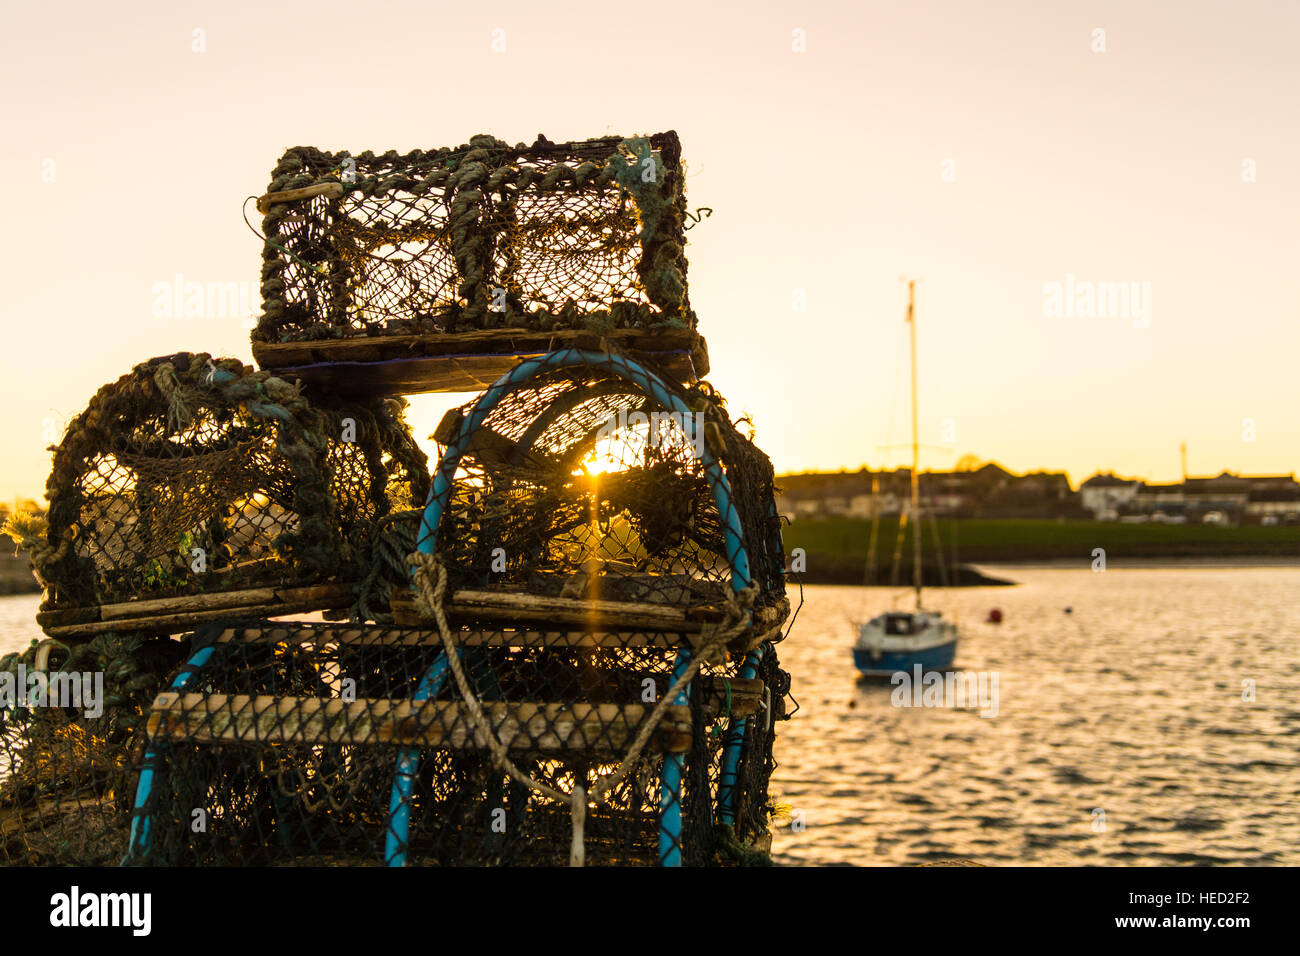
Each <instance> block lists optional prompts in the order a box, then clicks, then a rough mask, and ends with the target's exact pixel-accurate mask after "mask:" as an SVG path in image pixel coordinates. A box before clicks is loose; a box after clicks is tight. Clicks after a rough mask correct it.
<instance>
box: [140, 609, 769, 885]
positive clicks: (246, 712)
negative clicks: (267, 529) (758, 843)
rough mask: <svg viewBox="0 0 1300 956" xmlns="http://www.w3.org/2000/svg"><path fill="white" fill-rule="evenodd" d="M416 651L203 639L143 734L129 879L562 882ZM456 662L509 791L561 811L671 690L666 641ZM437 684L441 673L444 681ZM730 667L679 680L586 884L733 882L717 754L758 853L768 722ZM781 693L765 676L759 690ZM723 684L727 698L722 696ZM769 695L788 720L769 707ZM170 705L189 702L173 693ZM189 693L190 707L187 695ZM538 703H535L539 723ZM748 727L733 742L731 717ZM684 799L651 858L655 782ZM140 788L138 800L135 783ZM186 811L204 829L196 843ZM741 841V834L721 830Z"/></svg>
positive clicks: (525, 810) (596, 846)
mask: <svg viewBox="0 0 1300 956" xmlns="http://www.w3.org/2000/svg"><path fill="white" fill-rule="evenodd" d="M426 636H427V632H422V631H418V630H403V629H376V628H374V627H370V628H367V627H362V626H349V625H325V624H300V625H286V624H275V623H272V622H263V623H261V624H244V625H238V626H234V627H231V628H227V629H226V630H224V631H221V632H220V633H217V632H216V631H213V632H210V633H209V634H208V635H206V636H205V637H204V639H203V642H196V646H197V643H206V642H210V643H207V648H208V654H209V655H210V656H207V657H203V658H196V659H195V661H196V663H191V665H190V666H189V669H188V670H187V671H185V672H181V673H180V675H179V678H178V679H179V680H180V682H181V684H180V686H178V687H176V689H175V690H174V691H172V692H169V693H166V694H163V695H161V696H160V697H159V698H158V699H157V701H156V702H155V705H154V708H153V712H152V714H151V716H150V719H149V732H150V738H149V739H150V743H149V749H148V751H147V752H146V755H145V764H144V765H145V766H146V767H147V768H149V769H150V771H151V774H150V776H149V777H148V779H147V781H146V782H143V783H142V786H141V789H140V791H139V792H138V794H137V800H136V811H137V817H138V822H137V824H136V828H135V830H134V831H133V833H132V838H131V847H130V850H129V852H128V855H127V859H128V861H129V862H132V863H136V864H140V865H166V866H181V865H222V866H249V865H255V866H263V865H307V866H322V865H325V866H332V865H349V866H351V865H390V866H391V865H557V864H559V865H562V864H564V863H566V862H568V861H569V860H570V855H571V851H572V840H573V821H572V816H571V812H570V809H569V808H568V807H567V806H564V805H561V804H559V803H556V802H554V801H550V800H547V799H544V798H543V797H540V796H539V795H538V794H537V793H535V792H533V791H532V790H531V789H530V788H529V787H528V786H525V785H522V784H521V783H520V782H518V781H517V780H515V779H512V778H511V777H510V776H509V775H508V774H507V773H506V772H505V771H504V770H502V769H501V768H499V767H497V766H496V765H495V761H494V760H493V758H492V756H491V754H490V753H489V752H488V751H487V749H486V748H485V747H484V746H483V745H482V742H481V738H479V737H478V736H477V735H476V732H475V725H474V722H473V719H472V718H471V716H470V714H469V711H468V709H467V708H466V706H465V700H464V698H463V696H462V695H461V693H460V692H459V690H458V688H457V685H456V681H455V680H453V679H452V678H450V677H447V676H446V667H445V665H446V658H445V656H444V655H443V647H442V645H441V644H440V643H439V642H437V641H436V640H435V641H434V642H433V643H429V642H427V641H425V640H424V638H425V637H426ZM457 640H458V642H460V643H461V645H462V650H461V661H462V664H463V668H464V673H465V675H466V678H467V679H468V680H470V681H472V683H473V687H474V693H475V695H476V696H480V697H482V703H481V706H482V708H483V713H484V716H485V719H486V720H487V721H488V722H489V723H490V725H491V726H492V732H493V733H495V734H496V735H497V736H498V738H499V739H500V740H501V742H502V743H503V745H504V746H505V747H506V748H507V750H508V753H509V755H510V759H511V760H512V762H513V763H514V764H515V766H516V767H517V768H518V769H519V770H521V771H522V772H523V773H525V774H527V775H529V776H530V777H532V778H533V779H535V780H538V781H541V782H543V783H544V784H546V785H547V786H550V787H553V788H556V789H558V790H561V791H564V792H567V791H569V790H571V789H572V787H573V785H574V784H575V783H576V782H583V783H585V784H586V785H588V786H589V785H590V784H591V783H592V782H593V781H594V780H596V779H598V778H599V776H600V775H601V774H609V773H612V772H614V771H615V769H616V768H617V766H618V764H619V763H620V761H621V760H622V758H623V756H624V754H625V752H626V751H627V749H628V745H629V743H630V742H631V741H632V739H633V737H634V736H635V735H636V734H637V732H638V731H639V729H640V727H641V722H642V721H644V720H645V719H646V715H647V714H648V712H649V710H650V708H649V707H648V706H646V705H644V704H641V703H637V704H628V703H626V702H627V701H629V700H635V701H638V702H641V701H643V700H646V699H651V698H653V697H654V695H655V694H656V693H657V694H661V695H662V694H664V693H667V692H668V689H669V687H670V685H671V683H672V677H673V655H672V654H671V652H669V651H668V649H667V648H666V646H665V645H666V642H665V641H664V640H663V638H662V635H652V634H641V635H625V641H626V644H625V646H621V647H609V646H606V647H602V648H599V649H593V648H592V647H590V646H584V645H583V644H582V643H580V642H578V641H577V640H576V639H575V637H574V636H573V635H572V634H569V633H566V632H561V631H551V632H524V631H520V630H515V629H497V630H485V629H473V630H471V629H460V630H458V633H457ZM440 662H441V664H440ZM735 670H736V669H735V668H733V667H727V666H722V667H717V668H710V674H708V675H706V676H697V678H696V680H695V682H694V686H695V690H694V692H693V694H692V698H691V700H690V702H689V704H687V705H684V706H680V707H675V708H673V709H672V710H671V711H670V712H669V714H668V716H666V717H665V718H664V719H663V720H662V721H661V722H660V723H659V724H658V725H657V727H656V729H655V731H654V733H653V734H652V735H651V736H650V738H649V740H648V742H647V744H646V747H645V749H644V751H643V752H642V755H641V756H640V757H639V758H638V759H637V760H636V761H635V762H634V764H633V765H632V767H631V768H630V770H629V771H628V772H627V773H626V775H625V776H624V777H623V778H622V779H621V781H620V783H619V784H618V785H617V786H616V787H614V788H613V790H612V792H611V793H610V795H609V797H608V799H607V800H605V801H604V802H603V803H602V804H601V805H600V806H598V807H595V808H592V809H591V810H590V811H589V812H588V814H587V817H586V820H585V824H584V828H583V832H582V843H583V846H584V849H585V857H586V862H587V864H588V865H657V864H659V863H660V862H662V858H663V855H664V854H665V853H675V854H677V855H678V856H679V857H680V858H681V861H682V862H684V863H686V864H687V865H705V864H715V863H718V862H729V861H734V859H735V858H734V857H732V856H729V855H728V853H727V850H726V847H727V846H729V845H732V844H730V843H723V842H722V841H721V840H720V837H719V834H718V833H717V832H716V829H715V828H716V824H717V823H718V822H719V821H718V819H717V816H716V813H715V807H717V806H718V804H719V800H720V798H721V799H723V800H724V802H725V801H726V797H725V795H724V794H721V793H720V792H719V786H720V783H719V781H720V780H721V779H722V777H723V771H722V764H723V752H724V748H725V746H726V744H727V742H728V741H729V740H730V739H731V738H730V737H729V736H728V734H732V735H733V736H734V735H737V734H738V735H739V739H740V741H741V742H742V744H743V746H744V749H745V751H746V754H747V760H746V761H745V763H744V764H743V765H742V766H741V767H740V769H739V772H738V773H736V774H733V775H732V777H731V778H729V780H728V783H727V784H726V786H729V787H730V788H731V789H732V790H733V791H734V792H735V793H736V794H737V795H739V794H743V799H742V800H740V801H739V803H737V801H735V800H732V801H731V805H733V806H735V807H736V809H735V812H734V815H735V816H738V817H739V820H740V823H741V825H743V826H744V827H747V828H751V829H756V828H758V827H761V828H762V829H763V830H764V832H765V830H766V822H767V813H768V807H767V791H766V781H767V777H768V775H769V774H770V772H771V740H772V730H771V724H770V722H765V721H764V719H763V718H762V717H760V716H759V707H760V699H759V696H758V695H756V694H754V693H752V692H750V688H751V687H752V686H753V685H754V684H755V683H756V682H755V681H753V680H749V681H746V680H744V679H740V678H738V677H736V676H735ZM763 673H764V676H766V677H767V678H768V679H779V678H780V677H783V674H782V673H781V672H780V671H779V668H778V666H777V664H776V661H775V657H774V655H773V656H772V657H770V658H769V659H768V663H767V665H766V668H765V670H764V672H763ZM728 674H730V675H731V677H730V678H729V680H723V678H724V677H726V676H727V675H728ZM777 686H778V692H777V693H776V694H774V695H772V699H773V700H774V701H775V707H776V708H777V712H776V714H775V717H776V719H781V718H782V717H783V716H784V709H783V708H784V698H785V690H787V689H788V682H787V683H786V684H785V685H779V684H778V685H777ZM187 688H194V691H192V692H191V691H189V690H187ZM198 688H202V690H201V692H199V691H198ZM540 701H545V702H546V703H539V702H540ZM745 714H751V715H754V716H752V717H751V718H750V719H749V721H748V722H747V723H748V729H746V728H745V727H744V726H743V724H744V723H745V722H744V721H741V724H742V726H741V727H740V728H739V729H738V730H737V729H736V720H735V718H737V717H738V716H741V715H745ZM668 761H679V762H680V765H681V766H684V767H685V773H684V778H685V779H684V780H682V782H681V785H680V786H679V787H678V788H677V789H676V790H675V791H673V792H672V795H671V800H670V802H669V806H668V810H669V812H670V813H676V814H677V815H679V816H680V817H681V818H682V821H683V825H682V826H680V827H679V828H677V829H676V830H674V831H672V834H671V836H670V837H669V838H668V839H665V838H664V836H663V832H664V831H663V823H662V819H663V815H662V813H663V803H664V801H663V796H664V792H665V791H664V788H663V779H664V774H665V764H666V762H668ZM141 779H142V781H145V778H143V777H142V778H141ZM197 810H201V811H203V819H204V820H205V821H206V824H207V825H206V828H205V829H202V830H196V828H195V827H194V826H193V821H194V819H195V812H196V811H197ZM737 829H739V827H737Z"/></svg>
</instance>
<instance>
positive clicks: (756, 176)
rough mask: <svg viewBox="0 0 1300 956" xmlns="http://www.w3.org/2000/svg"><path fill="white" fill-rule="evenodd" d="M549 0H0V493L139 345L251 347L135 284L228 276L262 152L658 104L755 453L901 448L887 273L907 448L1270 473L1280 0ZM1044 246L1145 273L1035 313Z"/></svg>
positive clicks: (1045, 269) (1278, 467) (395, 142)
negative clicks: (1091, 303) (1, 357)
mask: <svg viewBox="0 0 1300 956" xmlns="http://www.w3.org/2000/svg"><path fill="white" fill-rule="evenodd" d="M551 6H554V8H555V9H557V10H560V9H563V10H565V11H572V10H574V9H575V8H574V7H572V6H571V5H568V4H566V5H564V6H563V7H562V8H561V7H560V6H559V5H552V4H549V3H546V2H541V3H537V4H533V3H522V2H517V3H491V2H487V3H481V4H476V5H474V6H473V9H474V11H475V15H473V16H467V15H464V14H463V11H465V10H467V9H469V8H470V5H468V4H464V3H457V4H442V3H402V4H393V3H374V4H360V5H359V4H356V3H335V2H319V3H315V4H310V5H303V4H293V5H279V4H271V3H248V2H240V0H227V2H221V3H185V2H179V3H139V4H134V5H131V6H130V7H120V6H105V5H101V4H98V3H95V4H92V3H80V4H59V3H54V4H49V5H39V4H17V3H13V2H6V3H5V12H4V17H5V29H4V31H3V34H2V35H0V76H3V84H4V96H3V100H2V102H0V110H3V125H2V127H0V128H3V130H4V135H5V147H6V148H5V149H4V150H2V151H0V176H2V177H3V181H4V182H5V183H6V185H7V189H6V195H5V200H4V207H5V215H4V224H5V228H4V229H3V230H2V231H0V232H2V235H0V270H3V280H4V287H5V291H6V295H5V296H4V298H3V309H4V312H3V316H4V328H5V333H6V342H7V345H8V346H9V348H8V351H7V353H6V354H7V361H6V362H5V366H4V375H3V376H0V449H3V458H2V459H0V498H11V497H13V496H14V495H18V494H23V495H35V494H38V493H39V491H40V489H42V488H43V487H44V482H45V477H46V474H47V471H48V466H49V456H48V454H47V453H46V452H45V451H44V448H45V446H46V445H47V444H49V443H50V439H49V436H48V430H49V429H51V428H54V429H56V430H58V431H60V432H61V429H62V426H63V424H64V423H65V422H66V420H67V419H68V418H70V417H71V416H72V415H75V414H76V413H77V412H78V411H80V410H81V409H82V408H83V407H84V406H85V403H86V401H87V400H88V399H89V398H90V396H91V395H92V394H93V393H94V391H95V390H96V389H97V388H98V387H99V386H100V385H101V384H103V383H104V382H107V381H110V380H113V379H115V378H117V377H118V376H119V375H121V374H122V373H123V372H125V371H127V370H128V369H129V368H130V367H131V366H132V365H133V364H135V363H136V362H139V361H142V360H144V359H146V358H149V357H151V356H154V355H160V354H168V353H171V352H175V351H180V350H191V351H211V352H214V353H221V354H231V355H236V356H239V357H241V358H243V359H244V360H245V361H249V360H250V359H251V353H250V350H249V345H248V337H247V327H246V323H244V322H243V321H241V320H240V319H239V318H238V317H227V318H205V319H166V318H155V317H154V316H153V315H152V313H151V306H152V305H153V303H154V298H155V296H154V292H153V288H154V285H155V283H159V282H170V281H171V280H172V278H173V276H174V275H176V274H177V273H180V274H181V275H183V276H184V277H185V280H186V281H199V282H205V283H222V282H247V283H250V284H253V285H254V287H255V284H256V282H257V276H258V266H259V252H260V250H259V245H260V244H259V242H258V240H257V239H256V238H254V237H253V236H252V235H251V234H250V233H249V232H248V231H247V228H246V227H245V225H244V223H243V221H242V220H241V218H240V211H239V207H240V203H241V201H242V200H243V199H244V197H245V196H248V195H250V194H254V193H260V192H262V191H263V189H264V188H265V186H266V183H267V181H268V178H269V171H270V169H271V167H272V165H273V164H274V163H275V161H276V159H277V158H278V157H279V155H280V154H281V152H283V150H284V148H285V147H287V146H290V145H297V144H312V145H317V146H321V147H323V148H327V149H350V150H352V151H354V152H359V151H361V150H364V149H375V150H377V151H382V150H385V149H388V148H397V149H400V150H407V149H412V148H415V147H433V146H439V145H456V144H460V143H463V142H465V141H466V140H467V139H468V138H469V137H470V136H471V135H473V134H475V133H478V132H490V133H493V134H495V135H497V136H500V137H502V138H504V139H507V140H510V141H512V142H513V141H521V140H526V141H529V142H531V141H532V140H533V138H534V137H535V136H536V134H537V133H538V132H544V133H545V134H546V135H547V136H548V137H550V138H551V139H552V140H560V139H570V138H585V137H588V136H597V135H606V134H610V133H634V132H654V131H658V130H662V129H669V128H672V129H676V130H677V131H678V132H679V134H680V135H681V138H682V142H683V147H684V153H685V157H686V160H687V163H688V166H689V179H688V199H689V201H690V203H691V205H692V206H693V207H694V206H710V207H712V208H713V210H714V214H713V217H712V218H710V219H708V220H707V221H705V222H704V223H703V224H701V225H700V226H699V227H698V228H696V229H693V230H692V231H691V232H690V234H689V237H690V244H689V246H688V249H687V253H688V256H689V258H690V262H691V271H690V282H691V301H692V304H693V305H694V307H695V309H696V311H697V313H698V314H699V317H700V328H701V331H702V332H703V333H704V334H705V335H706V336H707V338H708V341H709V348H710V353H711V356H712V361H713V368H714V371H713V373H712V375H711V376H710V378H711V380H712V381H713V382H714V384H715V385H717V386H718V387H719V388H720V389H721V390H722V391H723V393H724V394H725V395H727V396H728V397H729V399H730V402H731V407H732V408H733V410H735V411H736V412H739V411H740V410H747V411H749V412H751V413H752V414H753V416H754V419H755V422H756V423H757V426H758V440H759V443H760V444H761V445H762V447H763V448H764V449H765V450H766V451H767V452H768V453H769V454H770V455H771V456H772V459H773V461H774V463H775V465H776V467H777V469H778V470H780V471H794V470H809V469H837V468H841V467H847V468H857V467H859V466H860V465H862V464H870V465H871V466H873V467H878V466H882V465H894V464H898V463H900V462H902V461H903V460H905V457H906V452H905V450H904V449H902V448H895V449H893V450H882V446H885V445H887V444H891V443H894V444H897V443H902V442H904V441H905V440H906V439H907V427H908V426H907V405H906V402H905V391H904V389H905V384H906V377H905V367H903V368H900V361H901V360H903V359H904V357H905V353H904V352H902V351H900V345H901V344H902V339H901V336H902V335H903V334H904V330H905V327H904V326H903V323H902V316H903V308H904V302H905V297H906V292H905V287H904V286H903V285H902V284H901V283H900V282H899V281H898V280H899V277H900V276H901V275H910V276H916V277H919V278H920V279H921V282H920V285H919V286H918V300H917V301H918V317H919V326H918V328H919V332H920V360H921V386H922V387H921V428H922V436H921V440H922V442H924V443H926V444H927V445H932V446H951V450H950V451H947V450H944V449H943V448H935V449H932V450H929V451H927V452H926V453H925V455H924V456H923V460H922V464H923V467H931V468H947V467H950V466H951V465H952V464H953V463H954V461H955V460H956V458H957V456H958V455H960V454H962V453H965V452H972V453H974V454H977V455H979V456H980V457H982V458H986V459H996V460H998V461H1000V462H1001V463H1002V464H1004V465H1006V466H1007V467H1009V468H1012V469H1013V470H1026V469H1031V468H1039V467H1045V468H1050V469H1054V470H1066V471H1068V472H1069V474H1070V476H1071V478H1072V479H1073V480H1074V481H1075V482H1076V483H1077V482H1078V481H1079V480H1081V479H1083V478H1085V477H1087V476H1088V475H1089V474H1091V473H1092V472H1093V471H1095V470H1097V469H1099V468H1101V469H1113V470H1115V471H1117V472H1120V473H1124V474H1130V475H1136V476H1141V477H1148V478H1150V479H1153V480H1168V479H1173V478H1176V477H1177V475H1178V471H1179V458H1178V443H1179V441H1180V440H1186V441H1187V443H1188V446H1189V466H1190V468H1191V470H1192V472H1193V473H1208V472H1215V473H1217V472H1218V471H1219V470H1221V469H1224V468H1227V469H1231V470H1238V471H1242V472H1247V473H1251V472H1268V473H1277V472H1283V473H1285V472H1291V471H1296V470H1300V462H1298V461H1297V458H1298V457H1300V455H1298V450H1300V417H1298V416H1297V413H1296V412H1297V407H1298V405H1300V392H1298V391H1297V378H1300V376H1298V375H1297V371H1296V369H1297V364H1298V362H1300V322H1298V321H1297V319H1300V315H1298V314H1297V313H1298V312H1300V307H1298V306H1297V303H1298V302H1300V269H1297V268H1296V262H1297V258H1298V256H1297V254H1298V253H1300V215H1298V213H1300V123H1297V111H1296V103H1297V102H1300V67H1298V66H1297V60H1296V56H1295V54H1294V50H1295V49H1296V46H1297V43H1298V42H1300V4H1297V3H1272V2H1267V3H1266V2H1242V3H1231V4H1229V3H1195V2H1193V3H1187V2H1163V3H1156V2H1141V3H1068V4H1067V3H1053V4H1044V3H1041V2H1037V3H1035V2H1020V3H1005V4H998V5H997V7H996V9H988V8H987V7H988V5H985V4H976V3H964V2H957V0H951V2H943V3H901V2H898V3H888V4H879V3H850V2H840V3H815V4H808V3H761V2H752V3H744V4H731V5H726V4H700V3H671V2H670V3H654V4H624V5H620V6H618V7H617V8H616V7H614V6H612V5H609V4H604V5H599V6H598V7H594V8H583V9H582V13H581V15H580V16H576V17H575V16H572V15H570V14H568V13H559V12H557V13H556V14H554V15H547V14H545V13H539V12H538V9H546V8H547V7H551ZM615 9H617V10H619V11H622V12H620V13H611V12H610V11H612V10H615ZM1095 28H1101V29H1103V30H1105V44H1106V52H1104V53H1094V52H1092V49H1091V47H1092V46H1093V44H1094V39H1093V30H1094V29H1095ZM196 29H200V30H202V31H204V33H203V39H204V41H205V44H206V49H205V50H204V51H203V52H197V53H196V52H193V49H192V47H193V43H194V33H193V31H194V30H196ZM494 29H502V30H504V31H505V33H504V38H505V44H506V48H505V52H502V53H494V52H493V51H492V48H491V45H492V40H493V33H492V31H493V30H494ZM796 29H800V30H803V31H804V32H805V36H806V52H804V53H796V52H794V51H793V50H792V41H793V37H794V34H793V31H795V30H796ZM498 36H500V35H498ZM49 160H53V165H52V166H51V165H50V164H49V163H48V162H47V161H49ZM946 160H951V161H952V164H951V165H949V166H945V161H946ZM1246 160H1252V161H1253V162H1254V168H1255V172H1256V177H1257V181H1255V182H1251V183H1247V182H1243V178H1242V172H1243V162H1244V161H1246ZM945 169H948V170H949V171H951V172H953V173H955V178H953V181H951V182H948V181H944V178H943V173H944V172H945ZM50 173H52V174H53V181H52V182H47V181H44V179H43V176H44V177H46V178H48V176H49V174H50ZM1067 276H1073V277H1074V280H1075V281H1076V282H1080V281H1090V282H1101V281H1109V282H1136V283H1149V284H1150V285H1149V288H1150V322H1149V324H1147V325H1145V326H1144V327H1141V323H1135V322H1133V321H1130V320H1127V319H1124V318H1107V317H1093V318H1082V317H1080V318H1053V317H1050V316H1048V315H1046V314H1045V305H1044V285H1045V283H1050V282H1059V283H1064V282H1065V281H1066V277H1067ZM796 289H802V290H804V294H805V296H806V302H807V307H806V311H805V312H803V313H798V312H795V311H794V309H793V308H792V305H793V299H794V295H795V290H796ZM255 298H256V297H255ZM468 397H469V396H455V397H448V396H432V397H428V398H421V399H417V401H416V410H417V411H416V414H415V415H414V416H413V424H414V425H415V427H416V428H417V432H418V434H419V435H420V436H421V437H423V436H424V435H427V434H428V433H429V432H430V431H432V429H433V427H434V425H435V424H436V423H437V419H438V415H439V413H440V411H441V409H443V408H445V407H446V406H448V405H450V404H453V403H459V402H461V401H464V400H466V399H467V398H468ZM891 408H892V409H893V411H892V415H891ZM1244 419H1251V420H1252V422H1253V426H1254V436H1255V440H1254V441H1246V440H1243V420H1244ZM891 420H892V426H891ZM945 420H950V423H949V425H948V433H949V435H952V436H953V438H955V440H948V436H946V435H945V434H944V421H945ZM43 433H46V434H43ZM954 433H955V434H954Z"/></svg>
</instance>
